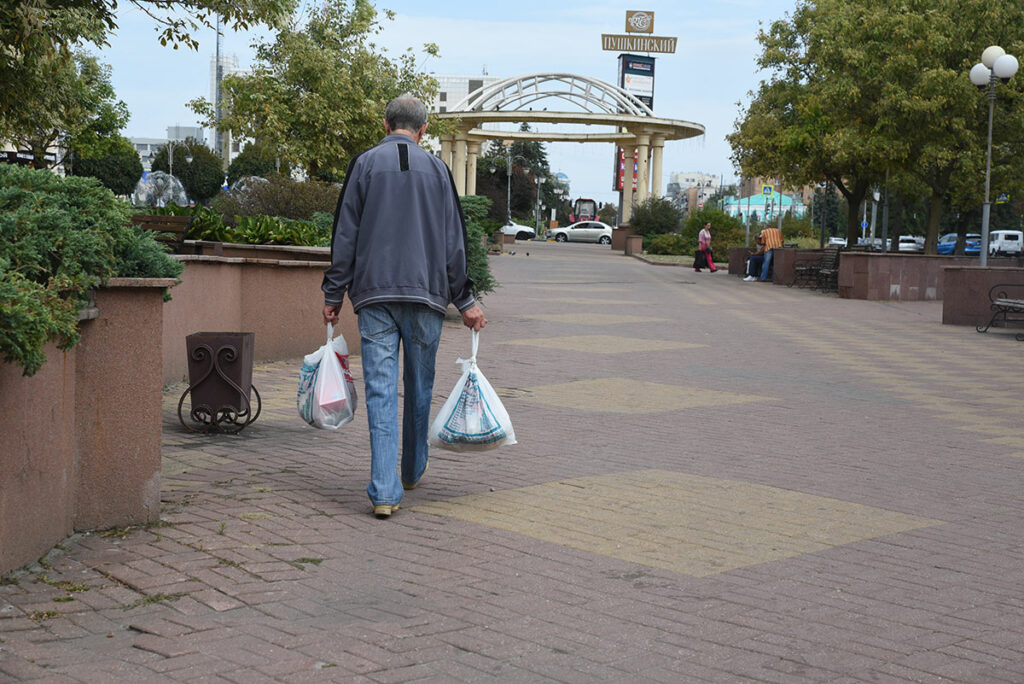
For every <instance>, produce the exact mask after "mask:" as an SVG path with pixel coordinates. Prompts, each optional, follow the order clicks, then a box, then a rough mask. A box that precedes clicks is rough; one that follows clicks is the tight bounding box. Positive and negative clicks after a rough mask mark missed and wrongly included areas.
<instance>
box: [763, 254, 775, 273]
mask: <svg viewBox="0 0 1024 684" xmlns="http://www.w3.org/2000/svg"><path fill="white" fill-rule="evenodd" d="M774 254H775V250H774V249H769V250H768V251H767V252H765V253H764V264H763V265H762V266H761V280H768V274H769V273H770V272H771V270H772V256H773V255H774Z"/></svg>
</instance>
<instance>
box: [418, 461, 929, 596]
mask: <svg viewBox="0 0 1024 684" xmlns="http://www.w3.org/2000/svg"><path fill="white" fill-rule="evenodd" d="M412 510H414V511H416V512H419V513H430V514H433V515H441V516H446V517H450V518H455V519H458V520H464V521H467V522H472V523H477V524H480V525H487V526H489V527H494V528H497V529H502V530H506V531H508V532H513V533H516V534H522V535H524V536H528V537H531V538H534V539H540V540H543V541H547V542H551V543H553V544H559V545H562V546H568V547H570V548H574V549H578V550H581V551H586V552H589V553H594V554H598V555H602V556H607V557H610V558H617V559H619V560H623V561H628V562H632V563H639V564H641V565H647V566H650V567H655V568H660V569H663V570H668V571H671V572H677V573H680V574H684V575H690V576H694V577H704V576H707V575H712V574H715V573H719V572H725V571H728V570H733V569H736V568H741V567H745V566H748V565H754V564H757V563H766V562H772V561H775V560H781V559H783V558H791V557H795V556H799V555H803V554H805V553H813V552H815V551H821V550H824V549H828V548H831V547H836V546H841V545H843V544H850V543H853V542H856V541H861V540H864V539H871V538H873V537H880V536H884V535H890V534H897V533H900V532H905V531H908V530H913V529H918V528H922V527H931V526H934V525H941V524H943V522H942V521H939V520H932V519H929V518H922V517H917V516H911V515H904V514H902V513H896V512H893V511H887V510H884V509H880V508H873V507H871V506H864V505H861V504H856V503H850V502H847V501H840V500H838V499H830V498H826V497H821V496H814V495H810V494H802V493H800V492H794V491H789V490H783V489H776V488H774V487H766V486H764V485H756V484H749V483H745V482H738V481H734V480H722V479H715V478H707V477H700V476H697V475H688V474H686V473H677V472H671V471H665V470H642V471H636V472H631V473H615V474H609V475H599V476H593V477H581V478H574V479H571V480H562V481H559V482H549V483H545V484H540V485H535V486H532V487H524V488H522V489H514V490H506V491H500V492H491V493H485V494H474V495H471V496H464V497H459V498H456V499H450V500H448V501H437V502H433V503H428V504H424V505H421V506H416V507H414V508H413V509H412Z"/></svg>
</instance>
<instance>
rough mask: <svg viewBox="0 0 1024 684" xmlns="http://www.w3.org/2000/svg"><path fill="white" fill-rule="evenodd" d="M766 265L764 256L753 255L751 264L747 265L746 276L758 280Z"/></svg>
mask: <svg viewBox="0 0 1024 684" xmlns="http://www.w3.org/2000/svg"><path fill="white" fill-rule="evenodd" d="M762 264H764V254H752V255H751V256H750V263H749V264H747V273H746V275H748V276H752V277H754V278H756V277H757V276H759V275H761V266H762Z"/></svg>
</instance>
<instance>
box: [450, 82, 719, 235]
mask: <svg viewBox="0 0 1024 684" xmlns="http://www.w3.org/2000/svg"><path fill="white" fill-rule="evenodd" d="M545 101H555V102H556V103H559V105H560V104H561V103H563V102H564V103H570V104H572V105H574V106H575V107H576V111H560V110H550V111H549V108H548V107H540V106H539V105H540V103H542V102H545ZM436 116H437V118H440V119H447V120H452V121H454V122H455V124H456V131H455V133H453V134H451V135H446V136H442V137H441V158H442V159H443V160H444V161H445V163H446V164H448V166H449V168H451V170H452V175H453V176H454V177H455V185H456V187H457V189H458V191H459V194H463V195H473V194H476V163H477V158H478V157H479V156H480V147H481V144H482V143H483V142H484V141H486V140H542V141H557V142H581V143H583V142H613V143H616V144H617V145H619V147H621V148H623V150H625V153H626V159H627V160H628V159H629V158H630V157H631V156H633V155H632V154H631V153H635V154H636V156H637V159H638V164H637V166H638V168H637V182H636V185H637V188H636V197H635V198H634V197H633V188H632V184H631V183H625V189H624V190H623V201H622V211H623V216H622V220H623V222H626V221H629V217H630V211H631V208H632V205H633V202H634V199H635V201H637V202H642V201H643V200H644V199H646V198H647V197H648V196H652V195H655V196H656V195H658V194H659V192H660V189H661V174H662V155H663V152H664V148H665V141H667V140H682V139H685V138H692V137H696V136H698V135H703V134H704V126H702V125H700V124H697V123H692V122H689V121H678V120H675V119H663V118H659V117H656V116H655V115H654V112H652V111H651V110H650V108H648V107H647V105H645V104H644V103H643V102H641V101H640V100H638V99H637V98H636V97H635V96H633V95H632V94H630V93H628V92H627V91H625V90H623V89H622V88H619V87H618V86H615V85H612V84H611V83H608V82H606V81H601V80H599V79H596V78H589V77H586V76H578V75H575V74H564V73H542V74H527V75H525V76H514V77H511V78H506V79H503V80H501V81H496V82H494V83H491V84H490V85H487V86H484V87H482V88H480V89H478V90H475V91H473V92H472V93H470V94H469V95H467V96H466V97H465V98H463V99H462V101H460V102H459V103H458V104H456V105H455V107H453V108H452V109H451V110H449V111H447V112H444V113H441V114H438V115H436ZM523 122H527V123H548V124H555V125H558V124H583V125H587V126H598V127H601V128H603V130H600V131H595V132H586V133H573V132H562V131H554V130H548V131H501V130H496V129H487V128H483V127H482V125H483V124H485V123H523Z"/></svg>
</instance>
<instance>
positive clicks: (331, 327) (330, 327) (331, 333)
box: [327, 323, 334, 344]
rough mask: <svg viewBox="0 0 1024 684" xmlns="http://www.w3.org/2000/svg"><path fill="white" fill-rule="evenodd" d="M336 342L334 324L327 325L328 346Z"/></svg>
mask: <svg viewBox="0 0 1024 684" xmlns="http://www.w3.org/2000/svg"><path fill="white" fill-rule="evenodd" d="M333 340H334V324H333V323H328V324H327V344H330V343H331V342H332V341H333Z"/></svg>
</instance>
